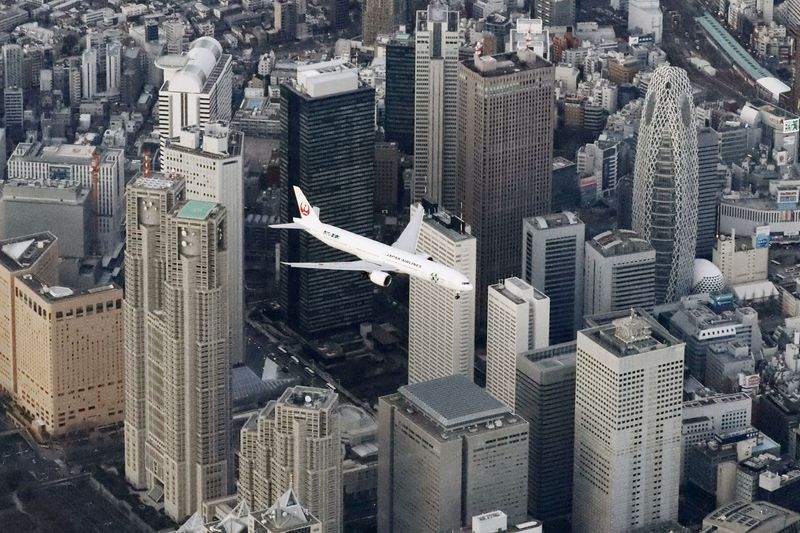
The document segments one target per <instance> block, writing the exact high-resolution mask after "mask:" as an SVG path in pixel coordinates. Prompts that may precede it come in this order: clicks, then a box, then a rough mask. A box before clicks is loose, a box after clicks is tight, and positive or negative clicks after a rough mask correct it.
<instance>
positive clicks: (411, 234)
mask: <svg viewBox="0 0 800 533" xmlns="http://www.w3.org/2000/svg"><path fill="white" fill-rule="evenodd" d="M412 210H413V213H411V220H409V222H408V226H406V228H405V229H404V230H403V233H401V234H400V238H399V239H397V241H395V243H394V244H393V245H392V247H394V248H397V249H399V250H404V251H406V252H410V253H412V254H413V253H416V251H417V239H419V230H420V228H421V227H422V219H423V217H424V216H425V210H424V209H423V208H422V205H419V204H417V205H416V206H415V207H414V206H412Z"/></svg>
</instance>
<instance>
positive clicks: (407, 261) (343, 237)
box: [293, 218, 472, 293]
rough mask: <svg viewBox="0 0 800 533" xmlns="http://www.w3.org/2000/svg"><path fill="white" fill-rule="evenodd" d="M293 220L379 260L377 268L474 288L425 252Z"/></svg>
mask: <svg viewBox="0 0 800 533" xmlns="http://www.w3.org/2000/svg"><path fill="white" fill-rule="evenodd" d="M293 222H294V223H296V224H299V225H300V226H302V227H303V229H304V230H305V231H306V232H308V233H309V234H311V235H312V236H314V237H315V238H316V239H318V240H320V241H322V242H323V243H325V244H327V245H328V246H330V247H331V248H336V249H337V250H341V251H343V252H347V253H348V254H352V255H354V256H356V257H358V258H359V259H361V260H363V261H369V262H371V263H376V265H377V266H378V268H376V270H380V265H387V266H390V267H392V268H394V269H395V270H396V271H397V272H400V273H403V274H407V275H408V276H411V277H415V278H419V279H422V280H425V281H428V282H429V283H433V284H435V285H439V286H442V287H445V288H448V289H451V290H454V291H457V292H459V293H461V292H469V291H471V290H472V283H471V282H470V281H469V278H467V277H466V276H465V275H464V274H462V273H461V272H458V271H457V270H454V269H452V268H450V267H447V266H445V265H442V264H440V263H437V262H435V261H431V260H429V259H428V257H427V256H425V255H421V254H414V253H410V252H406V251H405V250H400V249H398V248H395V247H393V246H389V245H387V244H383V243H380V242H377V241H373V240H372V239H368V238H367V237H362V236H361V235H358V234H355V233H351V232H349V231H347V230H343V229H341V228H337V227H336V226H331V225H330V224H325V223H324V222H310V223H309V222H307V221H306V220H305V219H301V218H295V219H294V220H293Z"/></svg>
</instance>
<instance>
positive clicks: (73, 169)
mask: <svg viewBox="0 0 800 533" xmlns="http://www.w3.org/2000/svg"><path fill="white" fill-rule="evenodd" d="M95 165H96V168H97V172H98V176H97V177H98V185H99V190H98V191H97V200H98V202H97V204H98V205H96V206H94V209H93V210H94V214H93V219H94V220H93V222H94V225H95V226H96V228H95V229H94V231H93V232H92V233H94V237H93V239H94V240H95V243H93V244H94V246H92V248H93V251H94V253H96V254H98V255H112V254H114V253H115V251H116V249H117V247H119V246H121V244H122V222H123V220H124V209H125V206H124V205H123V203H124V202H123V200H124V182H125V153H124V150H122V149H121V148H100V147H97V146H90V145H79V144H62V145H60V146H45V145H44V144H43V143H40V142H35V143H19V144H18V145H17V147H16V148H15V149H14V151H13V152H12V153H11V157H9V158H8V166H7V169H8V178H9V180H12V179H16V180H25V181H29V182H40V181H49V182H50V183H58V182H61V183H70V182H79V183H80V184H81V186H82V187H83V188H84V189H86V190H89V191H91V190H92V188H93V187H94V184H93V177H92V173H93V168H94V167H95Z"/></svg>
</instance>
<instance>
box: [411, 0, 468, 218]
mask: <svg viewBox="0 0 800 533" xmlns="http://www.w3.org/2000/svg"><path fill="white" fill-rule="evenodd" d="M415 34H416V35H415V42H416V52H415V54H416V62H415V67H414V68H415V76H414V188H413V191H412V192H413V199H414V201H418V200H421V199H423V198H430V199H432V200H433V201H435V202H437V203H438V204H440V205H442V206H443V207H444V208H445V209H446V210H448V211H450V212H451V213H455V212H458V211H459V209H458V206H457V205H455V204H456V175H457V170H456V166H457V156H458V150H457V148H458V131H457V130H458V50H459V47H460V45H461V40H462V38H461V32H460V30H459V23H458V11H451V10H449V9H448V8H447V4H445V3H443V2H441V1H440V0H434V1H433V2H431V4H430V5H429V6H428V9H427V10H426V11H417V24H416V32H415Z"/></svg>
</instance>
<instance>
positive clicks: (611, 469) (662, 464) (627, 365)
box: [572, 310, 683, 533]
mask: <svg viewBox="0 0 800 533" xmlns="http://www.w3.org/2000/svg"><path fill="white" fill-rule="evenodd" d="M682 399H683V344H682V343H680V341H678V340H677V339H675V338H674V337H672V336H671V335H670V334H669V333H667V331H666V330H665V329H664V328H662V327H661V326H660V325H659V324H658V322H656V321H655V320H654V319H653V318H652V317H651V316H649V315H647V314H646V313H645V311H643V310H637V311H632V312H631V316H629V317H625V318H621V319H617V320H614V321H613V322H612V323H611V324H608V325H604V326H598V327H595V328H591V329H586V330H582V331H580V332H578V341H577V362H576V388H575V462H574V465H575V468H574V491H573V506H572V512H573V515H572V518H573V529H574V531H576V532H577V533H589V532H595V531H605V532H608V533H623V532H626V531H629V530H630V529H633V528H636V527H641V526H646V525H649V524H652V523H655V522H662V521H667V520H677V518H678V487H679V481H680V471H679V470H678V469H676V468H674V465H676V464H678V463H679V461H680V455H681V407H682Z"/></svg>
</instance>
